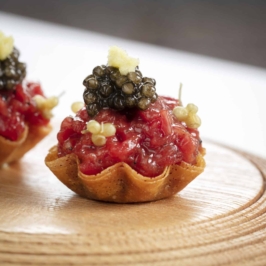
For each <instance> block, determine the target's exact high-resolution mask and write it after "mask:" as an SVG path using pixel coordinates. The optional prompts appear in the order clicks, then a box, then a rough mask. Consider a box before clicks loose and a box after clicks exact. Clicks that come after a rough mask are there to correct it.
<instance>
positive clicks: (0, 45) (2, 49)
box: [0, 31, 14, 60]
mask: <svg viewBox="0 0 266 266" xmlns="http://www.w3.org/2000/svg"><path fill="white" fill-rule="evenodd" d="M13 48H14V39H13V37H12V36H9V37H7V36H5V35H4V33H3V32H2V31H0V60H5V59H6V58H7V57H8V56H9V55H10V54H11V53H12V51H13Z"/></svg>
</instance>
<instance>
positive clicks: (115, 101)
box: [83, 65, 158, 117]
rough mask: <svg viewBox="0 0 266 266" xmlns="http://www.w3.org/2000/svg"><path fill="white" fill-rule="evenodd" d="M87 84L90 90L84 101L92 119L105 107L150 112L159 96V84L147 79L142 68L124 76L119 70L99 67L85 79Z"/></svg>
mask: <svg viewBox="0 0 266 266" xmlns="http://www.w3.org/2000/svg"><path fill="white" fill-rule="evenodd" d="M83 85H84V86H85V87H86V88H85V90H84V93H83V99H84V102H85V105H86V108H87V112H88V114H89V116H91V117H93V116H95V115H96V114H97V113H98V112H99V111H100V110H101V109H103V108H113V109H115V110H125V109H128V108H134V107H137V108H139V109H140V110H146V109H147V108H148V107H149V106H150V104H151V103H153V102H155V101H156V99H157V97H158V95H157V94H156V88H155V85H156V81H155V80H154V79H152V78H148V77H143V76H142V73H141V72H140V71H139V69H138V67H136V69H135V71H134V72H129V73H128V74H127V75H122V74H121V73H120V72H119V69H118V68H115V67H112V66H105V65H102V66H97V67H95V68H94V69H93V71H92V74H90V75H89V76H87V77H86V78H85V79H84V81H83Z"/></svg>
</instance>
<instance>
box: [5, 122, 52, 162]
mask: <svg viewBox="0 0 266 266" xmlns="http://www.w3.org/2000/svg"><path fill="white" fill-rule="evenodd" d="M51 130H52V127H51V126H50V125H47V126H30V127H28V126H26V127H25V130H24V131H23V133H22V134H21V136H20V137H19V139H18V140H16V141H11V140H8V139H6V138H4V137H2V136H0V147H1V149H0V166H1V165H3V164H5V163H11V162H14V161H17V160H19V159H20V158H21V157H22V156H23V155H24V154H25V153H26V152H28V151H29V150H30V149H32V148H33V147H34V146H35V145H36V144H37V143H38V142H40V141H41V140H42V139H43V138H44V137H45V136H47V135H48V134H49V133H50V132H51Z"/></svg>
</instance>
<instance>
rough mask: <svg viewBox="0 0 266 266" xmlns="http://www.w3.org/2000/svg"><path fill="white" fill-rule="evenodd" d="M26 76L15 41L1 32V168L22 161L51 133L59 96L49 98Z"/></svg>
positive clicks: (24, 66)
mask: <svg viewBox="0 0 266 266" xmlns="http://www.w3.org/2000/svg"><path fill="white" fill-rule="evenodd" d="M25 77H26V65H25V64H24V63H22V62H20V61H19V51H18V50H17V49H16V48H15V47H14V40H13V38H12V37H7V36H5V35H4V34H3V33H2V32H0V147H1V149H0V166H2V165H3V164H6V163H11V162H14V161H17V160H19V159H20V158H21V157H22V156H23V155H24V154H25V153H26V152H28V151H29V150H30V149H32V148H33V147H34V146H35V145H36V144H37V143H38V142H39V141H41V140H42V139H43V138H44V137H45V136H46V135H47V134H49V132H50V131H51V125H50V124H49V122H50V118H51V116H52V114H51V110H52V108H53V107H54V106H55V105H57V102H58V100H57V97H50V98H46V97H45V96H44V94H43V91H42V88H41V86H40V84H38V83H34V82H27V81H26V80H25Z"/></svg>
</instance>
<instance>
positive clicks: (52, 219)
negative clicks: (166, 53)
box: [0, 133, 266, 266]
mask: <svg viewBox="0 0 266 266" xmlns="http://www.w3.org/2000/svg"><path fill="white" fill-rule="evenodd" d="M54 139H55V133H53V134H51V135H50V136H49V137H47V138H46V139H45V140H44V141H43V142H42V143H40V144H39V145H38V146H37V147H36V148H35V149H34V150H32V151H31V152H29V153H28V154H27V155H26V156H25V157H24V158H23V159H22V160H21V161H20V162H18V163H15V164H12V165H11V166H10V167H4V168H3V169H1V170H0V265H204V266H206V265H266V193H265V176H266V161H265V160H263V159H260V158H256V157H254V156H251V155H248V154H244V153H239V152H236V151H233V150H231V149H228V148H224V147H221V146H218V145H216V144H212V143H205V147H206V148H207V155H206V161H207V168H206V171H205V172H204V173H203V174H202V175H201V176H199V177H198V178H197V179H196V180H194V181H193V182H192V183H191V184H190V185H189V186H188V187H187V188H185V189H184V190H183V191H182V192H180V193H179V194H178V195H176V196H175V197H172V198H169V199H166V200H161V201H157V202H152V203H144V204H125V205H123V204H108V203H101V202H96V201H90V200H86V199H83V198H80V197H78V196H77V195H75V194H74V193H73V192H71V191H70V190H68V189H67V188H66V187H64V186H63V185H62V184H61V183H60V182H59V181H58V180H57V179H56V177H54V176H53V175H52V173H51V172H50V171H49V170H48V169H47V168H46V166H45V165H44V163H43V160H44V156H45V155H46V152H47V150H48V148H49V147H50V146H52V145H53V144H54ZM178 263H179V264H178Z"/></svg>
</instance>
